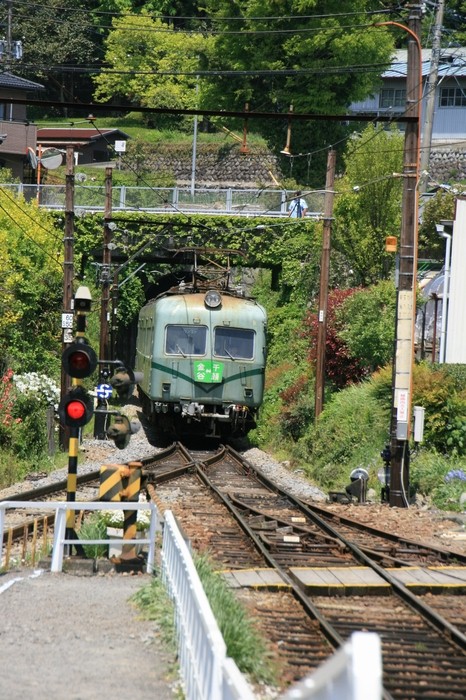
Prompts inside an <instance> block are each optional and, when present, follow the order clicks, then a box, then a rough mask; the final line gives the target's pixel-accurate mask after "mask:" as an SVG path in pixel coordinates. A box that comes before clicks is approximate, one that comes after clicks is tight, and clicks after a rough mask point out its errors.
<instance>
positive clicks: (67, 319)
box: [61, 314, 73, 328]
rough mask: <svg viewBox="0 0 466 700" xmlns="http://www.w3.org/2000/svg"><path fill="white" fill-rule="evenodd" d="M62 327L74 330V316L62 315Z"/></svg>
mask: <svg viewBox="0 0 466 700" xmlns="http://www.w3.org/2000/svg"><path fill="white" fill-rule="evenodd" d="M61 327H62V328H73V314H62V315H61Z"/></svg>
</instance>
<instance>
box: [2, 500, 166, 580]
mask: <svg viewBox="0 0 466 700" xmlns="http://www.w3.org/2000/svg"><path fill="white" fill-rule="evenodd" d="M9 508H19V509H24V510H32V511H34V512H37V511H38V510H53V511H55V527H54V536H53V550H52V562H51V566H50V570H51V571H52V572H53V573H58V572H60V571H61V570H62V568H63V554H64V547H65V545H76V544H82V545H90V544H102V545H109V544H111V543H112V542H117V543H118V544H121V540H120V539H118V540H112V538H111V537H110V538H107V539H105V540H89V539H82V540H81V539H72V540H67V539H65V533H66V518H67V513H68V511H70V510H73V511H92V510H97V511H99V510H146V511H150V525H149V536H148V538H147V539H125V540H124V541H123V544H137V545H145V544H147V545H148V550H149V551H148V554H147V563H146V571H147V573H152V572H153V570H154V561H155V539H156V531H157V526H158V511H157V508H156V506H155V505H154V504H153V503H132V502H131V501H125V502H124V504H123V503H122V502H120V501H119V502H114V503H112V502H111V501H100V502H89V503H88V502H87V501H46V502H41V503H40V504H37V502H34V501H0V567H1V566H2V565H3V564H2V562H3V533H4V530H5V516H6V511H7V510H8V509H9Z"/></svg>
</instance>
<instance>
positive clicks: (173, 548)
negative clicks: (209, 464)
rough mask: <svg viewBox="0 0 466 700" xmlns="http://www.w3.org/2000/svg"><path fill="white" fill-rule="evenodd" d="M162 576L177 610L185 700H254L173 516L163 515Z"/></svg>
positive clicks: (166, 513)
mask: <svg viewBox="0 0 466 700" xmlns="http://www.w3.org/2000/svg"><path fill="white" fill-rule="evenodd" d="M162 576H163V580H164V582H165V584H166V586H167V589H168V592H169V595H170V597H171V598H172V599H173V601H174V604H175V610H176V628H177V633H178V649H179V663H180V667H181V675H182V678H183V682H184V692H185V695H186V698H187V700H254V696H253V694H252V692H251V690H250V688H249V686H248V684H247V682H246V680H245V678H244V677H243V675H242V674H241V673H240V671H239V670H238V667H237V666H236V664H235V663H234V662H233V661H232V660H231V659H230V660H227V655H226V645H225V642H224V639H223V637H222V634H221V632H220V630H219V627H218V625H217V621H216V619H215V617H214V615H213V612H212V610H211V607H210V604H209V601H208V600H207V596H206V594H205V592H204V589H203V588H202V584H201V581H200V579H199V576H198V573H197V571H196V567H195V566H194V562H193V560H192V557H191V553H190V551H189V549H188V546H187V544H186V542H185V541H184V539H183V537H182V535H181V533H180V530H179V528H178V526H177V525H176V521H175V518H174V515H173V513H172V512H171V511H166V512H165V514H164V528H163V545H162Z"/></svg>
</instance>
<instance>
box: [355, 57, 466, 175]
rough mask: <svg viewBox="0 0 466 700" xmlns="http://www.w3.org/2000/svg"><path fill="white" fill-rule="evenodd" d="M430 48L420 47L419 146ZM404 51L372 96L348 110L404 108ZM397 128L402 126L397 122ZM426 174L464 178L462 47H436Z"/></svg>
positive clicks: (465, 70)
mask: <svg viewBox="0 0 466 700" xmlns="http://www.w3.org/2000/svg"><path fill="white" fill-rule="evenodd" d="M431 57H432V50H431V49H422V77H423V99H422V106H421V148H422V147H426V144H425V143H424V141H423V140H422V132H423V127H424V117H425V114H426V105H427V100H428V95H427V94H426V88H427V84H428V79H429V74H430V71H431ZM407 59H408V52H407V50H400V51H397V52H396V54H395V56H394V58H393V61H392V64H391V66H390V68H388V69H387V70H386V71H384V73H382V76H381V85H380V87H379V88H378V90H376V91H375V92H374V94H373V95H371V96H369V97H367V98H366V99H365V100H362V101H361V102H355V103H353V104H352V105H351V108H350V112H352V113H360V114H366V115H373V116H374V120H375V121H376V120H377V116H379V115H387V114H388V115H390V114H392V115H393V116H396V115H397V114H402V113H403V112H404V111H405V108H406V73H407ZM400 129H403V125H402V124H400ZM429 173H430V175H431V177H432V179H434V180H436V181H438V182H447V181H448V180H450V179H452V178H453V179H458V180H459V179H464V178H465V177H466V47H457V48H446V49H441V50H440V56H439V64H438V80H437V84H436V88H435V96H434V115H433V122H432V138H431V154H430V161H429Z"/></svg>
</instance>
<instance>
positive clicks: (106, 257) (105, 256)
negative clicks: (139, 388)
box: [94, 168, 112, 440]
mask: <svg viewBox="0 0 466 700" xmlns="http://www.w3.org/2000/svg"><path fill="white" fill-rule="evenodd" d="M111 218H112V168H105V211H104V244H103V252H102V270H101V276H100V282H101V285H102V295H101V305H100V347H99V360H101V362H102V364H101V365H100V370H99V384H104V383H106V382H107V381H108V379H109V368H108V366H107V365H105V360H110V359H112V358H111V356H110V355H111V352H110V338H109V313H110V312H109V309H110V283H111V262H112V250H111V247H110V244H111V242H112V230H111V228H110V226H109V224H110V221H111ZM106 407H107V402H106V399H104V398H102V397H98V398H97V409H99V408H106ZM106 418H107V414H106V413H99V411H98V410H97V411H96V414H95V419H94V437H96V438H98V439H99V440H103V439H105V437H106V435H105V423H106Z"/></svg>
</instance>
